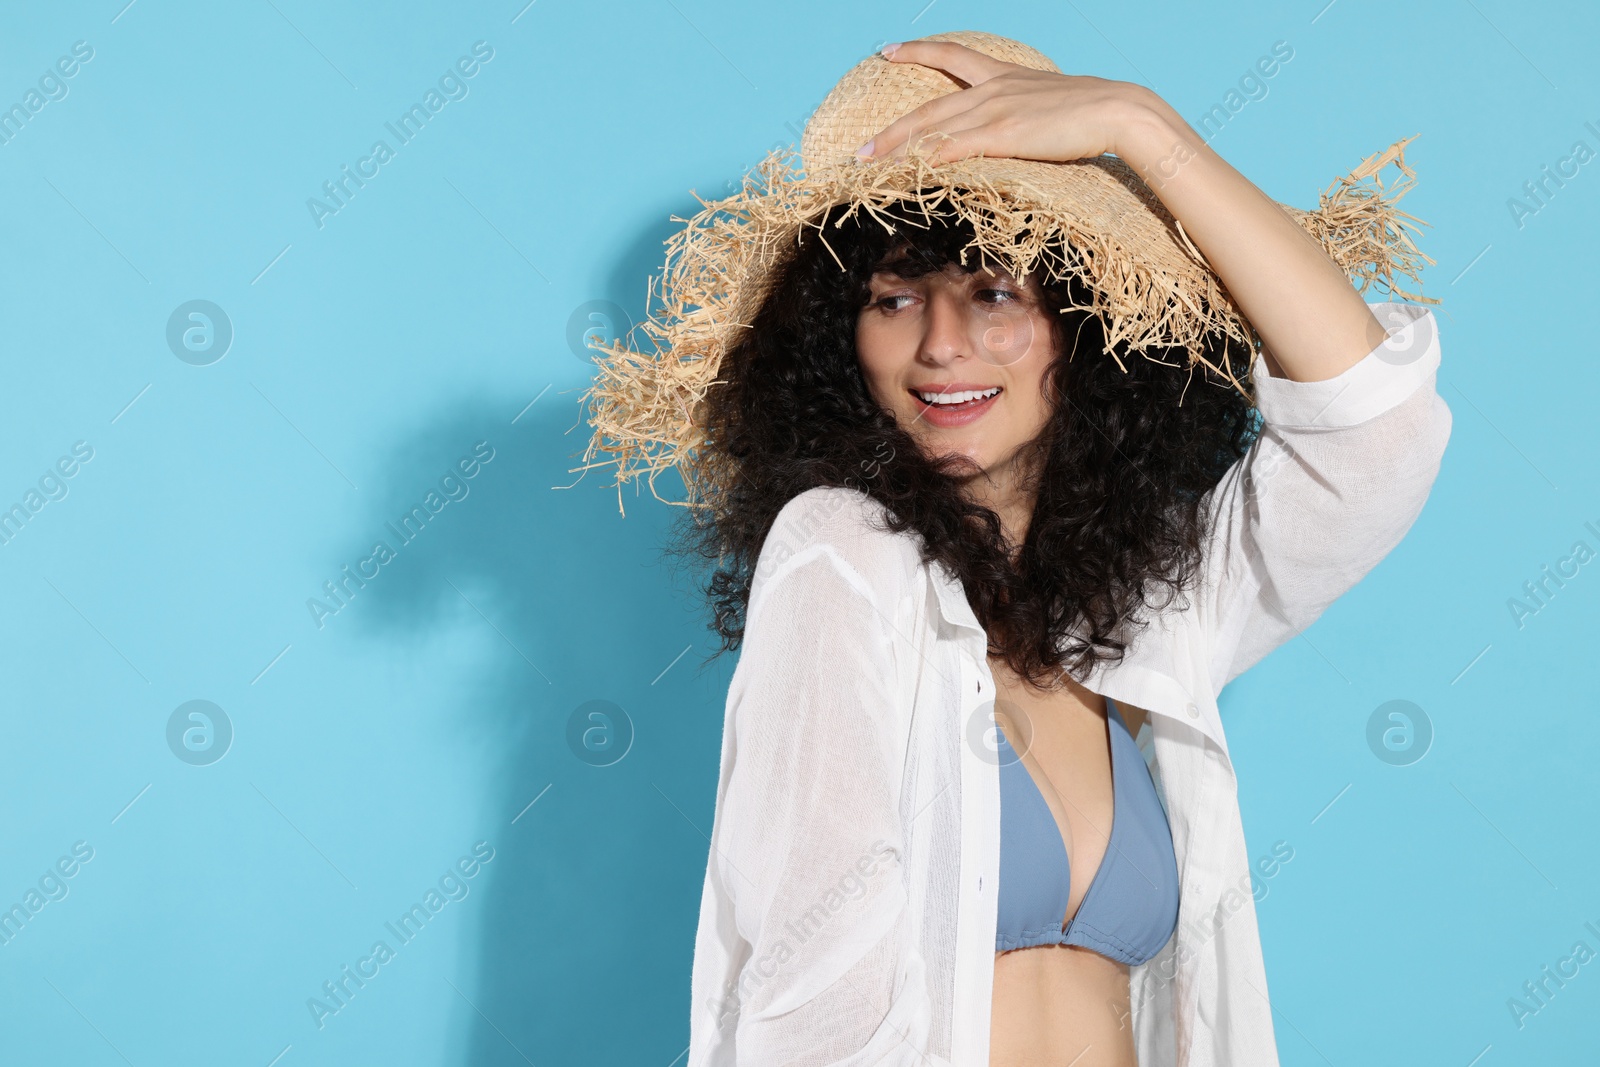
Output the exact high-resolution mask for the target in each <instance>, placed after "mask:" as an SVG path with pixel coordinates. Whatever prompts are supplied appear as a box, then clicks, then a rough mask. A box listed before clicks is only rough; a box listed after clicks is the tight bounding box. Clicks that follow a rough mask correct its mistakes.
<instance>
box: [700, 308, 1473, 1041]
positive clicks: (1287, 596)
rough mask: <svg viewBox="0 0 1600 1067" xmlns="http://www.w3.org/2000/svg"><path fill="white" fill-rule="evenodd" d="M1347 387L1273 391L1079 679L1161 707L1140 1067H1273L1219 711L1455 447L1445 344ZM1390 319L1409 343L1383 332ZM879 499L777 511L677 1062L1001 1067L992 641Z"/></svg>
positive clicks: (1261, 384)
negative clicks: (1173, 903)
mask: <svg viewBox="0 0 1600 1067" xmlns="http://www.w3.org/2000/svg"><path fill="white" fill-rule="evenodd" d="M1371 306H1372V310H1373V312H1374V314H1375V315H1376V316H1377V317H1378V319H1379V321H1380V322H1383V323H1384V324H1385V325H1386V326H1389V327H1391V337H1390V339H1389V340H1388V341H1386V342H1385V343H1384V344H1382V345H1380V346H1378V347H1377V348H1375V349H1374V350H1373V351H1372V352H1371V353H1369V354H1368V355H1367V356H1365V357H1364V358H1363V359H1362V360H1361V361H1360V362H1358V363H1356V364H1354V365H1353V366H1351V367H1350V368H1348V369H1347V370H1345V371H1344V372H1343V373H1342V374H1339V375H1338V376H1337V377H1334V378H1330V379H1327V380H1325V381H1318V382H1297V381H1293V380H1290V379H1285V378H1275V377H1271V376H1270V374H1269V372H1268V370H1267V368H1266V365H1265V362H1264V361H1263V360H1261V359H1260V358H1259V357H1257V360H1256V366H1255V368H1254V373H1255V380H1256V390H1257V408H1258V410H1259V411H1260V412H1261V415H1262V417H1263V420H1264V425H1263V428H1262V431H1261V434H1260V436H1259V438H1258V439H1257V440H1256V441H1255V443H1253V444H1252V445H1251V447H1250V449H1249V451H1248V453H1247V454H1246V455H1245V456H1243V457H1242V458H1241V459H1240V460H1239V461H1238V462H1236V463H1235V464H1234V465H1233V466H1232V467H1231V468H1229V470H1228V471H1227V473H1226V474H1225V475H1224V476H1223V478H1222V480H1221V481H1220V482H1219V484H1218V485H1217V486H1216V488H1215V489H1214V490H1212V491H1211V492H1210V493H1209V494H1208V495H1207V498H1206V508H1207V509H1208V514H1209V515H1210V517H1211V519H1210V521H1211V533H1210V538H1209V540H1208V541H1207V543H1206V545H1205V551H1204V556H1203V563H1202V568H1201V575H1200V578H1199V580H1198V581H1197V583H1196V585H1195V586H1194V587H1192V590H1191V591H1190V593H1189V594H1188V595H1187V596H1185V597H1182V598H1175V599H1174V600H1173V601H1172V602H1171V603H1170V604H1169V605H1168V606H1167V607H1165V608H1164V609H1162V610H1159V611H1156V612H1153V613H1152V621H1151V622H1150V625H1149V626H1148V628H1147V629H1145V630H1144V631H1143V632H1141V633H1139V634H1138V635H1137V636H1136V638H1135V639H1134V642H1133V644H1132V646H1131V647H1130V648H1129V649H1128V651H1127V654H1126V657H1125V658H1124V660H1123V661H1122V662H1121V663H1119V664H1115V665H1111V666H1107V665H1105V664H1101V665H1100V666H1099V667H1097V668H1096V669H1095V670H1094V671H1092V672H1091V673H1090V674H1089V676H1088V677H1087V678H1085V679H1083V681H1084V684H1085V685H1086V686H1087V687H1088V688H1089V689H1091V690H1092V691H1094V692H1097V693H1101V694H1103V695H1105V696H1109V697H1111V698H1112V699H1113V700H1115V701H1117V702H1120V703H1124V704H1129V705H1132V706H1134V707H1137V708H1143V709H1145V710H1146V711H1147V712H1149V718H1148V725H1147V728H1146V729H1143V730H1141V731H1140V742H1141V750H1142V751H1144V752H1145V755H1146V760H1147V762H1149V763H1150V764H1151V766H1152V770H1153V771H1155V772H1156V774H1157V780H1158V783H1159V786H1160V794H1159V795H1161V797H1162V801H1163V804H1164V805H1165V808H1166V812H1167V820H1168V823H1169V825H1170V826H1171V829H1172V841H1173V846H1174V848H1175V849H1176V852H1177V861H1178V871H1179V876H1180V882H1179V884H1180V893H1181V901H1180V905H1179V907H1180V910H1179V916H1178V929H1177V931H1176V932H1175V934H1174V936H1173V937H1172V939H1171V940H1169V941H1168V942H1167V945H1166V947H1165V948H1163V949H1162V951H1161V952H1160V953H1159V954H1158V955H1157V956H1156V957H1155V958H1154V959H1152V960H1150V961H1149V962H1148V963H1144V964H1140V965H1138V966H1135V967H1133V968H1131V969H1130V985H1131V993H1132V1016H1131V1025H1132V1027H1133V1032H1134V1041H1135V1048H1136V1049H1137V1052H1138V1057H1139V1063H1140V1064H1141V1065H1142V1067H1165V1065H1169V1064H1171V1065H1179V1067H1212V1065H1217V1067H1275V1065H1276V1064H1277V1062H1278V1059H1277V1052H1276V1046H1275V1044H1274V1040H1273V1029H1272V1013H1271V1009H1270V1007H1269V1005H1268V1001H1267V980H1266V971H1265V966H1264V964H1263V961H1262V957H1261V946H1260V941H1259V935H1258V932H1257V927H1256V914H1255V902H1254V899H1253V897H1252V894H1251V883H1250V857H1249V856H1248V855H1247V853H1246V850H1245V839H1244V828H1243V824H1242V822H1241V819H1240V814H1239V804H1238V796H1237V789H1236V782H1235V778H1234V769H1233V764H1232V762H1231V760H1230V759H1229V756H1228V746H1227V741H1226V739H1225V738H1224V737H1223V732H1222V723H1221V721H1220V719H1219V718H1218V714H1217V695H1218V694H1219V693H1220V692H1221V690H1222V688H1223V687H1224V686H1225V685H1227V684H1228V682H1230V681H1232V680H1233V679H1234V678H1235V677H1237V676H1238V675H1239V674H1240V673H1241V672H1242V671H1244V670H1245V669H1247V668H1248V667H1250V666H1252V665H1253V664H1255V663H1256V662H1257V661H1259V660H1260V659H1261V658H1262V657H1263V656H1265V655H1266V654H1267V653H1268V652H1270V651H1271V650H1272V649H1274V648H1276V647H1277V646H1278V645H1280V644H1282V643H1283V642H1284V641H1286V640H1288V639H1289V638H1290V637H1292V636H1293V635H1295V634H1296V633H1298V632H1300V631H1301V630H1303V629H1305V628H1306V627H1307V626H1309V625H1310V624H1311V623H1312V622H1313V621H1315V620H1316V618H1317V617H1318V616H1319V615H1321V614H1322V612H1323V610H1324V609H1326V608H1327V607H1328V605H1329V604H1331V603H1332V602H1333V601H1334V600H1335V599H1336V598H1337V597H1339V596H1340V595H1341V594H1343V593H1344V592H1345V591H1346V590H1348V589H1349V588H1350V587H1351V586H1353V585H1354V584H1355V583H1356V582H1358V581H1359V580H1360V579H1361V578H1362V577H1363V576H1364V575H1365V574H1366V573H1367V572H1368V571H1370V570H1371V569H1372V568H1373V567H1374V566H1375V565H1376V564H1377V563H1378V561H1379V560H1381V559H1382V558H1383V557H1384V556H1385V555H1386V554H1388V552H1389V551H1390V550H1391V549H1392V548H1394V546H1395V545H1396V544H1397V543H1399V541H1400V539H1401V537H1403V536H1404V535H1405V533H1406V531H1407V530H1409V529H1410V527H1411V525H1412V523H1413V522H1414V521H1415V520H1416V518H1417V515H1418V514H1419V513H1420V511H1421V510H1422V506H1423V503H1424V502H1425V501H1426V499H1427V496H1428V492H1429V490H1430V488H1431V487H1432V484H1433V480H1434V478H1435V476H1436V474H1437V473H1438V469H1439V463H1440V459H1441V457H1442V455H1443V452H1444V447H1445V443H1446V441H1447V440H1448V439H1449V436H1450V425H1451V416H1450V410H1449V408H1447V407H1446V406H1445V403H1444V401H1443V399H1441V398H1440V396H1439V395H1438V392H1437V388H1436V380H1437V374H1436V371H1437V368H1438V365H1439V339H1438V328H1437V324H1436V322H1435V319H1434V316H1433V313H1432V312H1431V311H1429V310H1427V309H1426V308H1425V307H1422V306H1418V305H1408V304H1398V303H1387V302H1384V303H1377V304H1373V305H1371ZM1394 327H1399V328H1398V329H1395V328H1394ZM882 513H883V509H882V505H881V504H879V503H878V502H877V501H875V500H873V499H872V498H871V497H869V496H868V495H866V494H865V493H863V492H861V491H859V490H856V489H850V488H837V487H830V488H816V489H811V490H808V491H806V492H804V493H801V494H799V495H798V496H796V497H795V498H794V499H793V500H791V501H790V502H789V503H788V504H787V505H785V507H784V508H783V510H782V511H781V512H780V513H779V515H778V517H777V520H776V522H775V523H774V525H773V528H772V531H771V532H770V533H769V535H768V537H767V539H766V541H765V543H764V544H763V546H762V549H761V554H760V556H759V559H758V562H757V566H756V573H755V576H754V580H753V584H752V590H751V597H750V605H749V611H748V614H747V625H746V631H745V637H744V645H743V649H742V652H741V654H740V658H739V662H738V665H737V666H736V668H735V670H734V674H733V678H732V681H731V684H730V686H729V691H728V701H727V707H726V712H725V718H724V725H723V737H722V754H721V770H720V774H719V780H718V784H717V798H716V811H715V815H714V818H713V824H712V831H711V849H710V853H709V856H708V859H707V864H706V875H705V883H704V888H703V893H702V897H701V902H700V920H699V926H698V930H697V933H696V938H695V950H694V967H693V974H692V978H691V990H692V997H693V1003H692V1008H691V1017H690V1044H689V1065H690V1067H730V1065H735V1064H738V1065H744V1064H760V1065H774V1067H775V1065H778V1064H835V1065H860V1064H896V1065H898V1064H904V1065H907V1067H911V1065H920V1067H948V1065H954V1067H988V1063H989V1023H990V1020H989V1012H990V1001H991V995H992V988H993V980H994V953H995V940H994V939H995V925H996V915H997V908H996V900H997V892H996V891H997V890H998V888H999V867H1000V862H999V861H1000V785H999V766H998V762H997V760H996V758H995V755H994V752H995V739H994V718H993V710H994V705H993V698H994V693H995V688H994V680H993V678H992V676H991V674H990V671H989V666H988V658H987V648H988V642H987V638H986V636H985V634H984V631H983V629H982V627H981V626H980V625H979V623H978V621H977V619H976V617H975V616H974V615H973V613H972V610H971V608H970V606H969V605H968V604H967V600H966V596H965V595H964V593H963V591H962V588H961V586H960V584H959V583H958V582H957V581H956V580H955V578H954V576H953V575H951V574H950V573H949V571H948V570H947V569H946V568H945V567H944V566H943V565H942V564H935V565H924V564H922V563H921V562H920V558H919V555H918V543H917V540H916V537H915V535H914V534H912V533H910V532H907V533H903V534H891V533H889V532H887V531H885V530H883V529H882V528H881V526H880V525H879V524H878V521H879V519H880V517H881V515H882Z"/></svg>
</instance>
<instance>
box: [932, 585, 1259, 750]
mask: <svg viewBox="0 0 1600 1067" xmlns="http://www.w3.org/2000/svg"><path fill="white" fill-rule="evenodd" d="M931 569H932V573H933V588H934V593H935V598H936V600H937V601H938V605H939V614H940V617H941V618H943V619H944V621H945V622H946V623H947V624H949V625H950V626H952V627H955V628H957V629H963V630H967V631H970V633H969V635H968V636H969V638H972V639H973V640H974V643H976V644H981V647H982V652H981V653H980V652H975V653H974V654H975V655H978V656H980V657H981V658H982V659H983V662H984V663H985V665H987V652H988V632H987V631H986V630H984V628H983V626H982V624H981V623H979V622H978V618H977V616H976V615H975V614H973V611H972V605H971V604H968V603H967V597H966V594H965V592H964V591H963V590H962V587H961V583H960V581H959V580H957V579H956V577H955V576H954V575H953V574H952V573H951V572H950V569H949V568H948V567H947V566H946V565H945V564H944V563H943V561H940V560H935V561H934V562H933V564H932V568H931ZM1172 621H1173V620H1172V616H1171V612H1170V611H1158V612H1157V613H1156V617H1155V618H1153V619H1152V620H1151V621H1150V625H1149V626H1148V627H1147V628H1146V629H1145V630H1143V631H1142V632H1141V633H1140V634H1139V635H1138V636H1137V637H1136V639H1135V641H1134V643H1133V645H1132V646H1131V647H1129V648H1128V649H1127V652H1126V654H1125V655H1124V657H1123V659H1122V662H1120V663H1116V664H1107V663H1104V662H1099V663H1096V664H1095V665H1094V666H1093V667H1092V668H1091V669H1090V671H1089V675H1088V677H1087V678H1086V679H1085V680H1084V683H1083V684H1084V685H1085V686H1086V687H1087V688H1089V689H1091V690H1093V691H1094V692H1096V693H1100V694H1102V695H1104V696H1109V697H1110V698H1111V699H1112V700H1115V701H1118V702H1121V703H1125V704H1131V705H1133V706H1134V707H1136V708H1143V709H1145V710H1146V711H1149V712H1151V713H1153V714H1157V715H1164V716H1166V717H1167V718H1169V719H1171V720H1172V721H1174V722H1178V723H1182V724H1183V725H1184V726H1187V727H1188V728H1189V729H1191V730H1198V731H1199V732H1200V733H1202V734H1204V735H1205V736H1206V737H1208V738H1210V739H1211V741H1212V743H1213V744H1215V745H1216V746H1217V748H1218V749H1219V750H1220V751H1221V752H1222V756H1223V759H1224V760H1225V761H1227V763H1228V765H1229V766H1230V767H1231V766H1232V758H1231V757H1230V756H1229V754H1228V744H1227V741H1226V740H1225V739H1224V738H1223V734H1222V724H1221V722H1219V721H1218V720H1217V714H1216V709H1215V707H1214V706H1208V705H1210V703H1211V702H1210V701H1202V700H1200V699H1199V698H1197V697H1196V695H1195V694H1194V693H1193V692H1191V690H1190V688H1189V686H1187V685H1185V684H1184V682H1183V680H1182V679H1181V678H1179V677H1178V676H1177V673H1176V672H1175V671H1173V670H1171V669H1168V668H1170V664H1167V665H1163V664H1161V663H1157V662H1154V658H1155V656H1154V654H1155V652H1156V650H1157V649H1166V650H1170V649H1171V647H1172V644H1173V641H1172V638H1173V637H1175V636H1176V635H1169V634H1168V631H1169V630H1170V629H1171V623H1172ZM1164 636H1165V637H1166V638H1167V639H1165V640H1164V639H1163V637H1164ZM1202 695H1203V694H1202Z"/></svg>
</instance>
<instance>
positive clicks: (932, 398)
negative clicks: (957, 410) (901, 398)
mask: <svg viewBox="0 0 1600 1067" xmlns="http://www.w3.org/2000/svg"><path fill="white" fill-rule="evenodd" d="M998 392H1000V389H999V387H998V386H996V387H995V388H993V389H983V390H978V391H969V392H965V393H922V392H919V393H917V396H919V397H921V398H922V402H923V403H925V404H963V403H966V402H967V401H968V400H979V399H983V398H985V397H991V396H994V395H995V394H996V393H998Z"/></svg>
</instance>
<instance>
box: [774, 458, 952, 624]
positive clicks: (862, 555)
mask: <svg viewBox="0 0 1600 1067" xmlns="http://www.w3.org/2000/svg"><path fill="white" fill-rule="evenodd" d="M888 514H889V513H888V508H887V507H886V506H885V505H884V504H883V502H882V501H880V500H878V499H876V498H875V497H873V496H872V495H871V494H869V493H866V492H863V491H862V490H860V489H855V488H852V487H849V486H842V485H827V486H814V487H812V488H810V489H807V490H805V491H804V492H802V493H799V494H796V495H795V496H794V497H793V498H792V499H790V500H789V502H788V503H786V504H785V505H784V506H783V507H782V508H781V509H780V510H779V511H778V514H777V516H776V517H775V518H774V519H773V522H772V529H771V530H769V531H768V532H767V537H766V540H765V541H764V542H763V543H762V546H761V554H760V556H759V557H758V559H757V561H756V571H755V576H754V585H763V584H767V583H770V582H773V581H776V580H778V579H779V578H780V577H781V576H783V575H785V574H789V573H791V572H793V571H795V570H796V569H798V568H800V567H802V566H803V565H804V564H805V563H807V562H810V561H812V560H820V559H825V560H827V561H828V562H829V563H831V564H833V565H834V566H835V567H836V568H838V569H840V570H843V571H844V572H845V574H846V577H848V578H849V579H850V581H851V584H853V585H859V586H860V587H862V591H863V592H868V593H869V594H870V595H871V596H872V597H873V599H874V600H880V602H887V601H889V600H893V599H896V598H898V597H899V596H900V595H901V594H902V593H903V592H904V591H905V590H907V589H908V588H910V586H911V584H912V583H913V582H914V581H915V580H916V574H917V568H918V566H919V564H920V562H921V557H920V554H919V553H918V551H917V541H916V535H915V534H914V533H912V532H911V531H910V530H905V531H901V532H898V533H897V532H895V531H893V530H891V529H890V528H889V525H888ZM753 591H754V589H752V592H753Z"/></svg>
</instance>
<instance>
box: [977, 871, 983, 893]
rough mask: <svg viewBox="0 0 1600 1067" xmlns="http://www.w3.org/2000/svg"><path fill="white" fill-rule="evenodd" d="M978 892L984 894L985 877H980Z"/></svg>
mask: <svg viewBox="0 0 1600 1067" xmlns="http://www.w3.org/2000/svg"><path fill="white" fill-rule="evenodd" d="M978 892H980V893H981V892H983V875H981V874H980V875H979V876H978Z"/></svg>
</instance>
